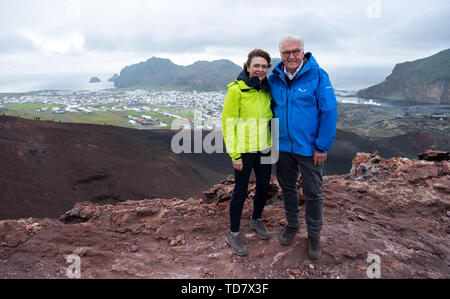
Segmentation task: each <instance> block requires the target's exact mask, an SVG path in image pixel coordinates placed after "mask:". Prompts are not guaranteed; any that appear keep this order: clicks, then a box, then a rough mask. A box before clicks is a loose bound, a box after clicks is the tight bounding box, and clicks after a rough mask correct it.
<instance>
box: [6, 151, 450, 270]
mask: <svg viewBox="0 0 450 299" xmlns="http://www.w3.org/2000/svg"><path fill="white" fill-rule="evenodd" d="M447 157H448V153H447ZM449 174H450V161H435V162H429V161H417V160H410V159H406V158H391V159H389V160H385V159H383V158H381V157H380V156H378V155H376V154H365V153H360V154H358V155H357V156H356V157H355V158H354V160H353V167H352V169H351V171H350V173H348V174H345V175H336V176H326V177H325V178H324V186H323V187H324V188H323V196H324V209H323V228H322V232H321V240H322V248H323V250H322V255H321V258H320V259H319V260H317V261H313V260H311V259H310V258H309V257H308V253H307V240H306V238H307V234H306V227H305V220H304V219H305V218H304V217H305V213H304V210H305V206H304V201H301V204H300V205H301V207H300V208H301V212H300V215H301V216H300V220H301V227H300V230H299V232H298V233H297V235H296V237H295V239H294V241H293V242H292V243H291V244H290V245H289V246H282V245H281V244H280V242H279V239H278V238H279V236H280V233H281V232H282V231H283V229H284V227H285V226H286V219H285V216H284V208H283V205H282V202H280V201H279V200H278V198H279V195H280V193H281V190H280V188H279V185H278V182H277V181H276V179H275V178H273V179H272V180H271V195H272V198H271V201H272V204H270V205H266V207H265V209H264V212H263V215H262V219H263V221H264V223H265V225H266V227H267V228H268V230H269V232H270V233H269V235H270V239H268V240H260V239H259V238H258V237H257V235H256V234H255V232H254V231H253V230H252V229H251V228H250V226H249V218H250V216H251V213H252V206H253V203H252V201H253V200H252V199H253V198H254V191H255V188H256V187H255V184H254V182H253V181H252V182H251V183H250V188H249V189H250V192H249V196H248V197H249V198H248V200H247V201H246V203H245V207H244V212H243V216H242V221H241V230H240V231H241V235H242V239H243V243H244V244H245V246H246V247H247V250H248V256H245V257H238V256H236V255H234V254H233V252H232V251H231V248H230V247H229V246H228V245H227V244H226V243H225V232H226V230H227V229H228V223H229V222H228V220H229V201H227V199H229V198H230V197H231V192H232V189H233V184H234V181H233V177H232V176H229V177H228V178H226V179H225V180H223V181H222V182H221V183H220V184H217V185H215V186H213V187H212V188H210V189H209V190H208V191H206V192H205V198H204V199H203V200H202V199H201V198H191V199H188V200H181V199H151V200H139V201H131V200H130V201H125V202H120V203H117V204H115V205H98V204H95V203H92V202H89V201H86V202H81V203H77V204H76V205H75V206H74V207H73V209H71V210H70V211H67V213H65V214H64V216H62V217H61V218H60V219H59V220H58V219H48V218H47V219H40V218H27V219H19V220H0V278H73V277H74V274H76V273H78V274H79V276H78V277H79V278H87V279H90V278H154V279H160V278H220V279H230V278H231V279H235V278H241V279H242V278H247V279H252V278H259V279H265V278H294V279H295V278H368V277H380V278H443V279H448V278H450V272H449V271H448V266H449V263H448V262H449V258H450V250H449V248H450V242H449V238H448V233H449V231H450V230H449V229H450V226H449V224H450V176H449ZM177 184H178V182H175V183H174V186H177ZM299 191H300V195H301V189H300V190H299ZM73 255H76V256H75V257H78V259H79V262H80V263H79V267H78V270H77V271H76V272H75V271H74V269H76V268H73V265H74V259H69V257H70V256H72V257H74V256H73ZM374 256H375V257H376V260H378V263H377V262H374V260H373V258H370V257H374ZM376 269H378V270H376ZM374 270H375V271H374ZM374 272H375V273H374Z"/></svg>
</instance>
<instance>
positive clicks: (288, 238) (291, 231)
mask: <svg viewBox="0 0 450 299" xmlns="http://www.w3.org/2000/svg"><path fill="white" fill-rule="evenodd" d="M297 231H298V228H292V227H289V226H286V229H285V230H284V232H283V233H282V234H281V235H280V243H281V245H283V246H288V245H289V244H291V243H292V240H294V237H295V235H296V234H297Z"/></svg>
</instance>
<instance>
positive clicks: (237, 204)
mask: <svg viewBox="0 0 450 299" xmlns="http://www.w3.org/2000/svg"><path fill="white" fill-rule="evenodd" d="M261 156H270V153H268V154H262V153H261V152H257V153H245V154H242V163H243V169H242V171H237V170H236V169H235V170H234V181H235V184H234V189H233V195H232V196H231V201H230V230H231V231H232V232H238V231H239V227H240V224H241V217H242V210H243V208H244V203H245V200H246V198H247V194H248V181H249V179H250V174H251V172H252V169H253V171H254V172H255V178H256V194H255V198H254V200H253V215H252V218H253V219H259V218H261V215H262V212H263V210H264V206H265V204H266V200H267V194H268V192H269V183H270V175H271V170H272V169H271V168H272V165H271V164H261Z"/></svg>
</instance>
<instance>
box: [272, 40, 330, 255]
mask: <svg viewBox="0 0 450 299" xmlns="http://www.w3.org/2000/svg"><path fill="white" fill-rule="evenodd" d="M279 46H280V53H281V59H282V61H281V62H280V63H279V64H278V65H277V66H276V67H275V69H274V71H273V73H272V75H271V76H270V78H269V82H270V87H271V94H272V98H273V103H272V106H273V112H274V117H275V118H278V119H279V128H280V129H279V151H280V155H279V160H278V162H277V177H278V182H279V183H280V186H281V188H282V191H283V200H284V209H285V215H286V218H287V227H286V229H285V230H284V231H283V233H282V234H281V236H280V243H281V244H282V245H285V246H287V245H289V244H290V243H291V242H292V241H293V239H294V237H295V235H296V234H297V231H298V229H299V226H300V221H299V212H300V208H299V200H298V191H297V180H298V175H299V173H301V175H302V181H303V195H304V197H305V199H306V207H305V220H306V228H307V232H308V253H309V256H310V257H311V258H312V259H318V258H319V257H320V254H321V250H322V247H321V244H320V232H321V229H322V209H323V199H322V177H323V168H324V163H325V161H326V159H327V153H328V151H329V149H330V148H331V146H332V145H333V143H334V139H335V135H336V123H337V101H336V96H335V94H334V90H333V87H332V85H331V83H330V80H329V78H328V75H327V73H326V72H325V71H324V70H322V69H321V68H320V67H319V65H318V63H317V62H316V60H315V58H314V57H313V55H312V54H311V53H306V54H305V52H304V41H303V39H302V38H301V37H297V36H293V35H288V36H285V37H283V38H282V39H281V41H280V45H279Z"/></svg>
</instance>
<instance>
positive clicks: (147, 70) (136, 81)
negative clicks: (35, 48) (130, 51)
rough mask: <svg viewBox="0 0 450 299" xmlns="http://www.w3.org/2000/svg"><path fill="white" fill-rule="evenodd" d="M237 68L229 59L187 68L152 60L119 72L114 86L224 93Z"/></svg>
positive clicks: (238, 68) (235, 74) (195, 64)
mask: <svg viewBox="0 0 450 299" xmlns="http://www.w3.org/2000/svg"><path fill="white" fill-rule="evenodd" d="M241 70H242V69H241V68H240V67H239V66H237V65H235V64H234V63H233V62H231V61H229V60H224V59H223V60H216V61H212V62H207V61H197V62H196V63H194V64H192V65H188V66H180V65H176V64H174V63H173V62H172V61H170V60H169V59H163V58H156V57H152V58H150V59H148V60H147V61H145V62H141V63H138V64H134V65H130V66H127V67H125V68H124V69H122V71H121V72H120V76H119V78H116V80H115V81H114V85H115V86H116V87H119V88H128V87H147V88H154V89H162V90H168V89H169V90H198V91H215V90H225V89H226V87H227V85H228V84H229V83H230V82H232V81H234V80H236V77H237V75H238V74H239V72H241Z"/></svg>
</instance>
